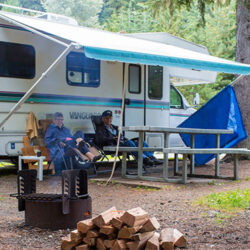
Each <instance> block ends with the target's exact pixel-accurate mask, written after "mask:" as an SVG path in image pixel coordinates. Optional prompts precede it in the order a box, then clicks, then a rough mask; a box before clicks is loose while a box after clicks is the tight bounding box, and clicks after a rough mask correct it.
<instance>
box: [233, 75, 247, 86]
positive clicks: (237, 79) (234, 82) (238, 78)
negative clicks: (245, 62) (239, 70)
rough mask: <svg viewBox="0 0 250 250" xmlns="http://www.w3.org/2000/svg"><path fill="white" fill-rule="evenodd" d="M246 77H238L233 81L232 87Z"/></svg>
mask: <svg viewBox="0 0 250 250" xmlns="http://www.w3.org/2000/svg"><path fill="white" fill-rule="evenodd" d="M245 76H246V75H240V76H238V77H237V78H236V79H235V80H234V81H232V82H231V83H230V85H231V86H234V85H235V84H236V83H237V82H238V81H239V80H241V79H242V78H244V77H245Z"/></svg>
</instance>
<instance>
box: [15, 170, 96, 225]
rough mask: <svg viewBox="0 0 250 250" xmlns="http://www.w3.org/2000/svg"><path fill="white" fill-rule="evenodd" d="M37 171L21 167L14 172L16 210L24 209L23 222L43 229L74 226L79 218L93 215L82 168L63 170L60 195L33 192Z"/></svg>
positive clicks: (34, 190) (86, 180)
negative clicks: (16, 190)
mask: <svg viewBox="0 0 250 250" xmlns="http://www.w3.org/2000/svg"><path fill="white" fill-rule="evenodd" d="M36 176H37V171H36V170H21V171H19V172H18V175H17V184H18V185H17V188H18V193H17V194H14V195H12V196H16V197H17V199H18V210H19V211H25V224H26V225H29V226H34V227H39V228H46V229H52V230H57V229H66V228H75V226H76V224H77V222H79V221H80V220H84V219H88V218H91V217H92V203H91V197H90V196H89V195H88V179H87V172H86V171H85V170H83V169H76V170H65V171H63V172H62V194H44V193H36Z"/></svg>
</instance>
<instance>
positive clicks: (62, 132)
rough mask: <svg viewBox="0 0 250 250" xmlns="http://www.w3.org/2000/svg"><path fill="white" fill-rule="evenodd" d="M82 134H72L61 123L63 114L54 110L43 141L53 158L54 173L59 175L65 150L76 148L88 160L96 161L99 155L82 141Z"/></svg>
mask: <svg viewBox="0 0 250 250" xmlns="http://www.w3.org/2000/svg"><path fill="white" fill-rule="evenodd" d="M83 139H84V134H83V133H82V132H77V133H76V134H75V135H74V136H72V134H71V132H70V131H69V129H67V128H66V127H65V126H64V125H63V114H62V113H59V112H56V113H55V114H54V115H53V123H51V124H50V126H49V127H48V129H47V130H46V134H45V143H46V146H47V148H48V149H49V151H50V156H51V159H53V163H54V167H55V172H56V175H61V172H62V170H63V169H65V166H64V157H65V152H66V150H68V149H70V148H78V149H79V150H80V151H81V153H83V154H84V155H86V156H87V157H88V158H89V160H91V161H93V162H94V161H96V160H98V158H99V157H96V156H94V155H93V154H92V153H91V152H89V149H88V147H87V145H86V144H85V143H84V140H83Z"/></svg>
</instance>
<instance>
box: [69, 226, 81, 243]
mask: <svg viewBox="0 0 250 250" xmlns="http://www.w3.org/2000/svg"><path fill="white" fill-rule="evenodd" d="M70 238H71V240H72V241H75V242H79V241H81V240H82V233H81V232H79V231H77V229H76V230H74V231H72V232H71V233H70Z"/></svg>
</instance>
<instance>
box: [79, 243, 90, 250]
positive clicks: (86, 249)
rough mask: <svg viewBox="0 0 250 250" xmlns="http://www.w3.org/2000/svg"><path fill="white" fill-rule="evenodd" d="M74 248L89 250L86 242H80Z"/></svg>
mask: <svg viewBox="0 0 250 250" xmlns="http://www.w3.org/2000/svg"><path fill="white" fill-rule="evenodd" d="M76 250H89V246H88V245H87V244H82V245H79V246H77V247H76Z"/></svg>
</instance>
